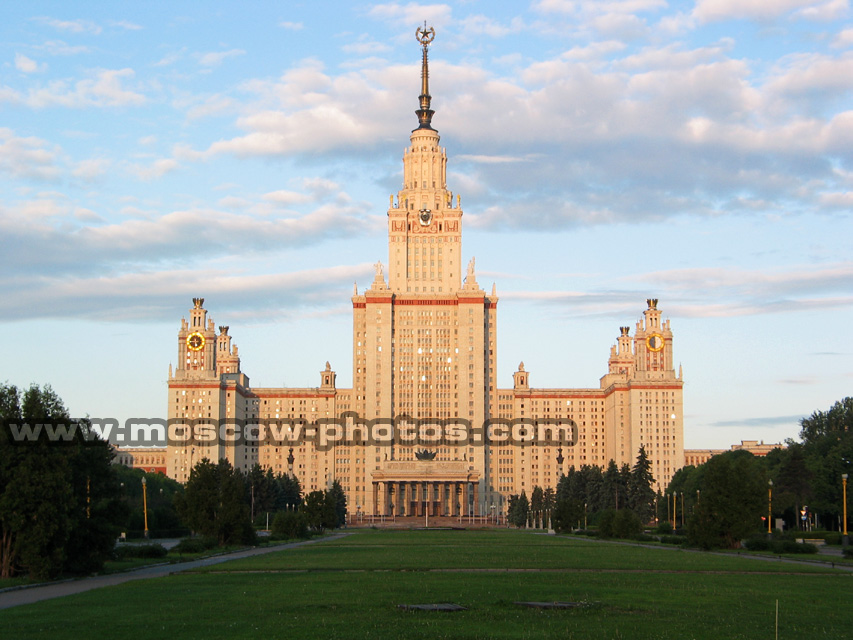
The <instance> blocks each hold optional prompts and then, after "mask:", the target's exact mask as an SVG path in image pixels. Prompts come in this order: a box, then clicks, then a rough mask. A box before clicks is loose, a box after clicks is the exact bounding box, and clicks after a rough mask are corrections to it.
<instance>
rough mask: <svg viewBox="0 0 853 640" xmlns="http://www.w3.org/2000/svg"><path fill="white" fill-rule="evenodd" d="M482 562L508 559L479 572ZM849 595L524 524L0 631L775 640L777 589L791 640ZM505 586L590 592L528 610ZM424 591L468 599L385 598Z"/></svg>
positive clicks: (838, 627)
mask: <svg viewBox="0 0 853 640" xmlns="http://www.w3.org/2000/svg"><path fill="white" fill-rule="evenodd" d="M427 569H443V570H442V571H429V570H427ZM447 569H459V570H458V571H447ZM492 569H513V571H497V572H494V571H483V570H492ZM525 569H527V570H525ZM596 569H600V570H599V571H596ZM851 596H853V575H851V574H849V573H841V572H837V571H832V570H831V569H829V568H828V567H812V566H806V567H801V566H798V565H790V564H784V563H778V562H763V561H759V560H748V559H745V558H737V557H731V556H721V555H713V554H701V553H687V552H684V551H681V550H672V549H645V548H641V547H636V546H630V545H616V544H606V543H599V542H595V541H592V540H583V539H582V540H578V539H576V538H571V537H562V536H561V537H553V536H542V535H534V534H530V533H524V532H475V531H472V532H457V531H447V532H374V531H366V532H360V533H353V534H352V535H350V536H347V537H346V538H343V539H340V540H336V541H330V542H320V543H317V544H312V545H308V546H306V547H302V548H299V549H291V550H285V551H281V552H276V553H272V554H269V555H265V556H260V557H256V558H251V559H247V560H239V561H232V562H229V563H225V564H220V565H217V566H215V567H211V568H209V569H208V570H207V572H197V573H185V574H180V575H175V576H171V577H168V578H163V579H158V580H147V581H139V582H132V583H128V584H125V585H122V586H119V587H113V588H109V589H101V590H98V591H91V592H88V593H85V594H80V595H77V596H72V597H67V598H61V599H56V600H51V601H47V602H44V603H40V604H37V605H32V606H25V607H18V608H15V609H9V610H5V611H0V629H2V631H3V637H4V638H5V637H8V638H26V637H35V636H44V637H51V638H78V637H83V636H86V637H96V636H104V637H121V638H140V637H144V638H170V639H171V638H266V637H269V638H289V637H293V638H308V637H317V638H335V637H337V638H352V637H368V638H440V637H462V638H488V637H494V638H596V639H601V638H638V639H643V638H655V639H658V638H660V639H665V638H673V639H676V638H677V639H679V640H680V639H683V638H713V639H714V640H720V639H721V638H726V639H729V638H773V633H774V616H775V606H776V600H777V599H778V601H779V609H780V632H779V637H780V638H797V639H798V640H800V639H802V638H818V637H828V638H841V637H847V636H848V635H849V632H850V629H851V626H853V613H851V608H850V606H849V602H850V599H851ZM516 600H542V601H555V600H560V601H573V602H584V603H586V604H587V606H585V607H583V608H579V609H572V610H552V611H541V610H534V609H524V608H520V607H519V606H517V605H515V604H513V602H514V601H516ZM430 602H454V603H457V604H461V605H464V606H467V607H470V609H469V610H468V611H464V612H459V613H441V612H406V611H401V610H399V609H398V608H397V606H396V605H398V604H401V603H430Z"/></svg>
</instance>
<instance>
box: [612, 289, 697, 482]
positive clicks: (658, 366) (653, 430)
mask: <svg viewBox="0 0 853 640" xmlns="http://www.w3.org/2000/svg"><path fill="white" fill-rule="evenodd" d="M646 304H647V308H646V310H645V311H644V312H643V318H642V320H640V321H639V322H637V325H636V328H635V331H634V336H633V338H632V337H631V335H630V327H620V335H619V338H618V340H617V343H616V345H615V346H614V347H612V348H611V350H610V359H609V361H608V372H607V374H606V375H605V376H604V377H602V378H601V388H602V390H604V392H605V409H606V411H605V415H606V421H607V425H606V426H607V434H608V435H609V436H610V437H609V439H608V442H607V457H608V458H612V459H614V460H616V462H617V464H620V465H621V464H622V463H627V464H628V465H633V464H634V462H635V461H636V458H637V453H638V452H639V450H640V447H641V446H642V447H645V450H646V455H647V456H648V457H649V460H650V461H651V463H652V473H653V474H654V477H655V480H656V481H657V485H658V487H659V488H663V487H666V485H667V484H669V481H670V480H671V479H672V476H673V474H674V473H675V472H676V471H677V470H678V469H680V468H681V467H682V466H683V465H684V413H683V411H684V410H683V395H682V390H683V386H684V381H683V379H682V375H681V371H680V368H679V371H678V373H677V374H676V371H675V368H674V364H673V349H672V345H673V340H672V330H671V329H670V324H669V320H662V318H661V311H660V309H658V300H657V298H650V299H648V300H647V301H646Z"/></svg>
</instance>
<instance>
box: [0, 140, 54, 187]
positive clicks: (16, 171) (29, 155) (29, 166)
mask: <svg viewBox="0 0 853 640" xmlns="http://www.w3.org/2000/svg"><path fill="white" fill-rule="evenodd" d="M57 154H58V149H55V148H54V149H50V148H48V144H47V142H45V141H44V140H41V139H39V138H36V137H26V138H20V137H18V136H16V135H15V134H14V132H13V131H12V130H11V129H7V128H0V173H7V174H10V175H12V176H15V177H17V178H36V179H39V180H54V179H56V178H58V177H59V173H60V172H59V168H58V167H57Z"/></svg>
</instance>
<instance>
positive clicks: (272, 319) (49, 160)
mask: <svg viewBox="0 0 853 640" xmlns="http://www.w3.org/2000/svg"><path fill="white" fill-rule="evenodd" d="M3 14H4V17H3V20H2V21H0V274H2V278H0V332H2V342H0V345H2V347H0V362H2V368H0V382H6V383H9V384H15V385H18V386H21V387H26V386H28V385H30V384H31V383H37V384H50V385H51V386H52V387H53V388H54V390H55V391H56V392H57V393H58V394H59V395H60V396H61V397H62V398H63V400H64V401H65V403H66V405H67V406H68V408H69V410H70V411H71V413H72V414H73V415H75V416H84V415H89V416H92V417H97V418H115V419H118V420H120V421H124V420H126V419H128V418H164V417H165V414H166V399H167V396H166V392H167V387H166V380H167V375H168V368H169V365H170V363H171V364H175V363H176V361H177V353H178V351H177V337H176V336H177V331H178V329H179V328H180V320H181V318H182V317H184V316H187V315H188V310H189V308H190V307H191V306H192V302H191V299H192V298H193V297H204V298H205V300H206V302H205V307H206V308H207V309H208V310H209V311H210V316H211V317H213V318H214V320H215V321H216V323H217V324H223V325H229V326H230V327H231V330H230V334H231V335H232V336H234V342H235V344H237V345H238V346H239V348H240V355H241V357H242V367H243V370H244V372H246V373H247V374H248V375H249V376H250V378H251V381H252V384H253V385H257V386H281V385H287V386H317V385H318V384H319V371H321V370H322V369H323V368H324V365H325V362H326V361H327V360H328V361H329V362H330V363H331V364H332V367H333V368H334V369H335V370H336V371H337V372H338V385H339V386H341V387H349V386H351V384H352V347H351V340H352V315H351V314H352V308H351V302H350V296H351V295H352V290H353V283H357V284H358V286H359V290H363V289H364V288H366V287H367V286H368V285H369V284H370V282H371V281H372V279H373V271H374V270H373V266H372V265H373V263H375V262H376V261H377V260H381V261H383V262H384V263H386V264H387V259H388V257H387V243H386V224H387V223H386V211H387V206H388V196H389V195H390V194H392V193H396V192H397V191H398V190H399V189H400V188H401V186H402V184H401V181H402V155H403V151H404V149H405V148H406V146H407V144H408V136H409V134H410V132H411V130H412V129H414V128H415V127H416V126H417V119H416V116H415V114H414V111H415V110H416V109H417V108H418V103H417V96H418V93H419V90H420V77H419V73H420V46H419V44H418V43H417V42H416V40H415V29H416V28H417V26H418V25H422V24H423V23H424V21H426V23H427V24H428V25H430V26H433V27H434V28H435V30H436V38H435V41H434V42H433V43H432V45H431V48H430V75H431V77H430V92H431V94H432V96H433V100H432V108H433V109H434V110H435V112H436V113H435V116H434V118H433V126H434V127H435V128H436V129H438V131H439V132H440V134H441V136H442V145H443V146H445V147H446V149H447V154H448V188H449V189H451V190H452V191H453V192H454V193H456V194H459V195H460V196H461V199H462V207H463V210H464V212H465V213H464V217H463V229H464V231H463V245H462V250H463V254H464V261H465V262H467V261H468V259H469V258H470V257H472V256H476V260H477V276H478V281H479V282H480V284H481V286H482V287H483V288H485V289H486V290H490V289H491V284H492V283H493V282H494V283H495V285H496V287H497V292H498V295H499V296H500V303H499V305H498V354H497V355H498V379H499V382H500V383H501V385H502V386H505V387H511V385H512V372H513V371H514V370H515V369H516V367H517V366H518V363H519V362H520V361H522V360H523V361H524V363H525V368H526V369H527V370H528V371H530V372H531V373H530V383H531V385H532V386H534V387H592V388H597V387H598V386H599V378H600V377H601V376H602V375H604V374H605V373H606V370H607V358H608V356H609V351H610V346H611V345H612V344H614V343H615V341H616V338H617V336H618V335H619V327H620V326H623V325H630V326H631V327H632V331H633V326H634V323H635V322H636V321H637V320H638V319H639V318H640V317H641V315H642V312H643V310H644V309H645V307H646V302H645V301H646V299H647V298H650V297H654V298H658V299H659V300H660V302H659V305H658V306H659V308H660V309H661V310H662V311H663V314H664V317H666V318H669V319H670V320H671V324H672V330H673V333H674V358H675V361H676V362H677V363H679V364H681V365H683V370H684V381H685V382H684V438H685V446H686V447H688V448H706V447H714V448H728V447H729V446H730V445H732V444H735V443H738V442H740V441H741V440H747V439H749V440H763V441H765V442H780V441H783V440H785V439H786V438H796V436H797V434H798V432H799V420H800V419H801V418H802V417H804V416H808V415H810V414H811V413H812V412H814V411H815V410H826V409H828V408H829V407H830V406H831V405H832V404H833V403H834V402H835V401H837V400H840V399H841V398H843V397H845V396H849V395H853V358H851V355H853V346H851V338H850V335H851V321H853V313H851V312H853V251H851V249H852V248H853V218H851V207H853V12H851V9H850V6H849V2H848V0H774V1H773V2H768V1H767V0H699V1H697V2H695V3H692V2H666V1H664V0H624V1H620V0H612V1H602V2H571V1H567V0H539V1H534V2H530V3H523V2H507V3H497V2H486V1H484V0H471V1H469V2H459V3H447V4H419V3H416V2H408V3H378V4H371V3H350V2H340V3H335V2H304V3H298V2H241V3H234V2H221V1H207V2H205V3H198V2H186V1H184V0H174V1H171V2H168V3H166V2H150V3H135V4H133V5H131V4H130V3H114V2H75V3H68V2H39V1H38V0H33V1H31V2H28V3H22V2H17V3H7V4H6V6H4V9H3Z"/></svg>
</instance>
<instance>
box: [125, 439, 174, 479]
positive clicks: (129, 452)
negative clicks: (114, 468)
mask: <svg viewBox="0 0 853 640" xmlns="http://www.w3.org/2000/svg"><path fill="white" fill-rule="evenodd" d="M166 453H167V450H166V449H165V448H163V447H122V446H120V445H113V459H112V463H113V464H120V465H124V466H125V467H129V468H131V469H142V470H143V471H146V472H148V473H163V474H165V473H166Z"/></svg>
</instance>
